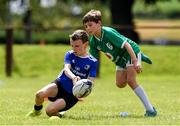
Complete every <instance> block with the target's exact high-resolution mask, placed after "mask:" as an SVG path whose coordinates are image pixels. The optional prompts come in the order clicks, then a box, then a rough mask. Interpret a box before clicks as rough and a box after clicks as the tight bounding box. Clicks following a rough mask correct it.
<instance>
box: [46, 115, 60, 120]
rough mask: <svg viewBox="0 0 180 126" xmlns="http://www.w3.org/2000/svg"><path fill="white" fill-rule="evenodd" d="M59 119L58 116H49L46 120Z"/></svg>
mask: <svg viewBox="0 0 180 126" xmlns="http://www.w3.org/2000/svg"><path fill="white" fill-rule="evenodd" d="M58 119H60V117H59V116H51V117H50V118H49V119H48V120H58Z"/></svg>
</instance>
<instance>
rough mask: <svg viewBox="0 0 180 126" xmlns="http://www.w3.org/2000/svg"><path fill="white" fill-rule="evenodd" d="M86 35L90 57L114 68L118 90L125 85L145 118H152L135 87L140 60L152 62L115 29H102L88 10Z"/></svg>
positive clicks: (153, 113)
mask: <svg viewBox="0 0 180 126" xmlns="http://www.w3.org/2000/svg"><path fill="white" fill-rule="evenodd" d="M83 25H84V26H85V29H86V31H87V32H88V33H89V34H90V35H92V36H91V38H90V42H89V45H90V50H89V52H90V54H91V55H93V56H94V57H95V58H97V59H98V58H99V53H98V52H99V51H102V52H104V54H105V55H106V56H107V57H108V58H109V59H111V60H112V62H114V63H115V64H116V85H117V86H118V87H119V88H123V87H125V86H126V85H127V84H128V85H129V86H130V87H131V89H132V90H133V91H134V92H135V94H136V95H137V96H138V97H139V99H140V100H141V102H142V103H143V105H144V107H145V110H146V113H145V116H149V117H154V116H156V115H157V112H156V109H155V108H154V107H153V106H152V104H151V102H150V101H149V99H148V97H147V95H146V93H145V91H144V89H143V88H142V87H141V86H139V85H138V83H137V81H136V74H137V73H140V72H141V71H142V68H141V60H142V61H145V62H147V63H149V64H151V63H152V62H151V60H150V59H149V58H148V57H146V56H145V55H144V54H142V53H141V51H140V48H139V46H138V45H137V44H136V43H135V42H134V41H132V40H130V39H129V38H127V37H125V36H123V35H121V34H120V33H118V32H117V31H116V30H115V29H113V28H110V27H105V26H102V23H101V12H100V11H99V10H91V11H89V12H88V13H87V14H86V15H85V16H84V17H83Z"/></svg>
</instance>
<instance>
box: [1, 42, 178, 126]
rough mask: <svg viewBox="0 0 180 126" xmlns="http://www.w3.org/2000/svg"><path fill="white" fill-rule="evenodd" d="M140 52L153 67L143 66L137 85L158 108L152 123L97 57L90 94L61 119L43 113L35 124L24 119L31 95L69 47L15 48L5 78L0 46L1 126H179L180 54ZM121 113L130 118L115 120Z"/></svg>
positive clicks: (155, 49)
mask: <svg viewBox="0 0 180 126" xmlns="http://www.w3.org/2000/svg"><path fill="white" fill-rule="evenodd" d="M141 48H142V50H143V52H145V53H146V54H148V55H149V56H150V57H151V58H152V60H153V65H147V64H143V66H144V72H143V73H142V74H140V75H139V76H138V81H139V83H140V84H141V85H142V86H143V87H144V89H145V90H146V92H147V94H148V96H149V98H150V100H151V101H152V103H153V105H154V106H155V107H156V108H157V111H158V116H157V117H155V118H146V117H144V116H143V114H144V108H143V105H142V104H141V103H140V102H139V99H138V98H137V97H136V96H135V95H134V93H133V92H132V91H131V89H130V88H129V87H126V88H124V89H118V88H117V87H116V86H115V66H114V65H113V64H112V63H111V62H110V61H109V60H107V58H106V57H104V55H102V57H101V58H102V60H101V72H100V73H101V77H100V78H98V79H96V82H95V87H94V89H93V92H92V94H91V95H90V96H88V97H87V98H86V99H85V101H83V102H80V103H78V104H77V105H76V106H75V107H73V108H72V109H70V110H69V111H68V112H67V113H66V115H65V117H64V118H62V119H59V120H55V121H54V120H53V121H51V120H48V116H47V115H46V114H45V112H44V111H43V114H42V115H41V116H40V117H37V118H25V115H26V113H28V112H29V111H30V110H31V109H32V107H33V104H34V94H35V92H36V91H37V90H38V89H40V88H41V87H43V86H44V85H46V84H48V83H49V82H51V81H52V80H53V79H55V78H56V76H57V74H58V73H59V71H60V69H61V68H62V65H63V56H64V54H65V51H67V50H68V49H70V47H69V46H67V45H66V46H65V45H56V46H44V47H40V46H37V45H36V46H35V45H21V46H19V45H15V46H14V63H15V66H14V71H13V76H12V77H11V78H8V77H5V73H4V66H5V65H4V56H5V53H4V46H3V45H0V59H1V60H0V112H1V114H0V120H1V121H0V125H14V124H16V125H70V124H74V125H81V124H84V125H100V124H101V125H157V124H158V125H172V124H174V125H180V109H179V104H180V99H179V97H180V93H179V92H180V88H179V82H180V74H179V73H180V67H179V60H180V48H179V47H178V46H141ZM107 66H108V67H107ZM46 105H47V102H46V103H45V104H44V106H46ZM122 111H127V112H128V113H129V116H128V117H126V118H122V117H119V116H118V114H119V112H122Z"/></svg>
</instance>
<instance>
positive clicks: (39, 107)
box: [34, 105, 43, 111]
mask: <svg viewBox="0 0 180 126" xmlns="http://www.w3.org/2000/svg"><path fill="white" fill-rule="evenodd" d="M42 108H43V105H40V106H37V105H34V110H37V111H39V110H41V109H42Z"/></svg>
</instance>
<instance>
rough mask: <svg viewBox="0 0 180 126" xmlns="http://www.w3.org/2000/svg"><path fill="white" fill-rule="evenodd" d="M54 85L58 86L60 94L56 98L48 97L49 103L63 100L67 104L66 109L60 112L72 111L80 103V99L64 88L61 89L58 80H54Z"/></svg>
mask: <svg viewBox="0 0 180 126" xmlns="http://www.w3.org/2000/svg"><path fill="white" fill-rule="evenodd" d="M53 83H55V84H56V85H57V87H58V93H57V95H56V96H55V97H48V99H49V101H52V102H54V101H56V100H57V99H59V98H62V99H64V100H65V102H66V106H65V108H64V109H62V110H60V111H59V112H61V111H66V110H68V109H70V108H71V107H73V106H74V105H75V104H76V103H77V102H78V99H77V98H76V97H75V96H74V95H73V94H70V93H68V92H67V91H65V90H64V88H63V87H61V83H60V82H59V81H58V80H54V81H53Z"/></svg>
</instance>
